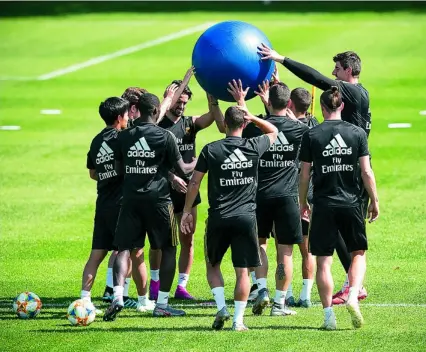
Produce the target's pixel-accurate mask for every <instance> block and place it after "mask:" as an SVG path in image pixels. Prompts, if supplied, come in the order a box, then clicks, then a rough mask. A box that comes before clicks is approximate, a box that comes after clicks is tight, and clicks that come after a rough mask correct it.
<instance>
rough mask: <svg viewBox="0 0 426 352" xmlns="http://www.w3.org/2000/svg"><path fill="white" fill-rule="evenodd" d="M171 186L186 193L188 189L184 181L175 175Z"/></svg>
mask: <svg viewBox="0 0 426 352" xmlns="http://www.w3.org/2000/svg"><path fill="white" fill-rule="evenodd" d="M172 188H173V189H174V190H175V191H178V192H180V193H186V191H187V190H188V188H187V184H186V182H185V181H184V180H183V179H181V178H180V177H178V176H176V175H175V176H174V177H173V180H172Z"/></svg>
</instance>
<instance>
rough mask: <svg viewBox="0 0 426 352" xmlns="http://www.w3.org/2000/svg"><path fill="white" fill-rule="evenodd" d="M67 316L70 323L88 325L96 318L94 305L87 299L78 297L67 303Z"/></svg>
mask: <svg viewBox="0 0 426 352" xmlns="http://www.w3.org/2000/svg"><path fill="white" fill-rule="evenodd" d="M67 318H68V320H69V321H70V323H71V325H79V326H87V325H90V324H92V323H93V321H94V320H95V318H96V309H95V306H94V305H93V304H92V303H91V302H89V301H86V300H84V299H78V300H76V301H74V302H72V303H71V304H70V305H69V307H68V312H67Z"/></svg>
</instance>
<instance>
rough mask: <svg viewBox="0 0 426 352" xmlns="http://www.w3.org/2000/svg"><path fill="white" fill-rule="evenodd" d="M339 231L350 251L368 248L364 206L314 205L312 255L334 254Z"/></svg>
mask: <svg viewBox="0 0 426 352" xmlns="http://www.w3.org/2000/svg"><path fill="white" fill-rule="evenodd" d="M339 232H340V235H341V236H342V237H343V240H344V241H345V243H346V246H347V248H348V251H349V252H350V253H351V252H354V251H359V250H367V249H368V243H367V235H366V231H365V218H364V216H363V207H362V206H361V205H359V206H356V207H351V208H337V207H325V206H314V207H313V209H312V216H311V228H310V230H309V249H310V252H311V253H312V255H315V256H332V255H333V253H334V249H335V248H336V244H337V240H338V236H339Z"/></svg>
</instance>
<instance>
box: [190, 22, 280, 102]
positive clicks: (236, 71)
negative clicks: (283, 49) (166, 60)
mask: <svg viewBox="0 0 426 352" xmlns="http://www.w3.org/2000/svg"><path fill="white" fill-rule="evenodd" d="M261 43H264V44H266V45H268V46H269V47H270V48H272V45H271V43H270V41H269V40H268V38H267V37H266V36H265V34H264V33H263V32H262V31H260V30H259V29H258V28H257V27H255V26H253V25H251V24H249V23H246V22H241V21H226V22H220V23H218V24H215V25H213V26H212V27H210V28H208V29H207V30H206V31H205V32H204V33H203V34H202V35H201V36H200V38H198V40H197V42H196V43H195V46H194V50H193V52H192V65H193V66H194V67H195V78H196V79H197V81H198V83H199V84H200V86H201V87H202V88H203V89H204V90H205V91H206V92H207V93H210V94H211V95H213V96H214V97H216V98H217V99H220V100H223V101H228V102H232V101H235V100H234V99H233V98H232V95H231V94H230V93H229V92H228V91H227V88H228V82H230V81H232V80H233V79H235V80H238V79H241V81H242V84H243V88H247V86H248V87H250V89H249V92H248V94H247V96H246V100H248V99H251V98H253V97H254V96H255V95H256V94H255V93H254V91H257V90H258V85H259V84H261V83H262V82H263V81H264V80H269V79H270V78H271V77H272V73H273V72H274V62H273V61H272V60H261V57H260V55H259V54H258V53H257V51H258V49H257V48H258V46H260V44H261Z"/></svg>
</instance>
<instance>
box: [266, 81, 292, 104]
mask: <svg viewBox="0 0 426 352" xmlns="http://www.w3.org/2000/svg"><path fill="white" fill-rule="evenodd" d="M289 100H290V89H289V88H288V86H287V85H286V84H285V83H282V82H279V83H277V84H275V85H273V86H272V87H271V88H270V89H269V102H270V103H271V106H272V108H273V109H274V110H282V109H285V108H286V107H287V104H288V102H289Z"/></svg>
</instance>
